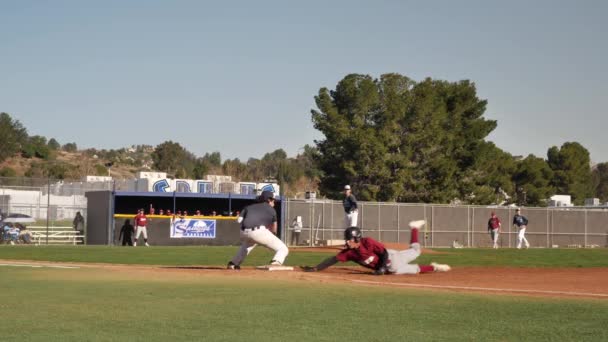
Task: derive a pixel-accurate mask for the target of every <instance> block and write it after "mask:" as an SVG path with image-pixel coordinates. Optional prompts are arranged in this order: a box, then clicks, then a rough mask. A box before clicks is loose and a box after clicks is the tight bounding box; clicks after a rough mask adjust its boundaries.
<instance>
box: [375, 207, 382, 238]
mask: <svg viewBox="0 0 608 342" xmlns="http://www.w3.org/2000/svg"><path fill="white" fill-rule="evenodd" d="M376 227H378V241H382V227H380V202H378V225H377V226H376Z"/></svg>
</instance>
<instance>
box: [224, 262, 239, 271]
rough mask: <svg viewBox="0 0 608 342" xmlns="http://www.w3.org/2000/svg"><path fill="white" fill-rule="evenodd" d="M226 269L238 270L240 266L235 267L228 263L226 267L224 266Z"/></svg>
mask: <svg viewBox="0 0 608 342" xmlns="http://www.w3.org/2000/svg"><path fill="white" fill-rule="evenodd" d="M226 268H227V269H229V270H240V269H241V266H239V265H235V264H233V263H232V261H230V262H229V263H228V266H226Z"/></svg>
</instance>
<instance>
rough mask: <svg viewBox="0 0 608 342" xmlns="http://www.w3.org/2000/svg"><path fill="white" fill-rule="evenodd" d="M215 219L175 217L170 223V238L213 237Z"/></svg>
mask: <svg viewBox="0 0 608 342" xmlns="http://www.w3.org/2000/svg"><path fill="white" fill-rule="evenodd" d="M215 232H216V221H215V220H198V219H177V220H175V221H173V222H172V223H171V238H201V239H215Z"/></svg>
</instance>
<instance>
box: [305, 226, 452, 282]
mask: <svg viewBox="0 0 608 342" xmlns="http://www.w3.org/2000/svg"><path fill="white" fill-rule="evenodd" d="M425 223H426V222H425V221H424V220H420V221H412V222H410V228H411V237H410V248H408V249H406V250H402V251H398V250H394V249H386V248H385V247H384V245H383V244H382V243H380V242H378V241H376V240H374V239H372V238H369V237H363V236H362V234H361V230H360V229H359V228H357V227H349V228H346V230H345V231H344V240H345V241H346V247H345V248H344V249H343V250H342V251H340V252H339V253H338V254H337V255H336V256H333V257H330V258H327V259H325V260H324V261H322V262H321V263H320V264H318V265H317V266H314V267H310V266H304V267H303V268H302V269H303V270H304V271H305V272H316V271H322V270H324V269H326V268H328V267H330V266H332V265H335V264H336V263H338V262H347V261H353V262H356V263H357V264H359V265H361V266H363V267H366V268H370V269H372V270H374V272H373V273H374V274H375V275H383V274H418V273H428V272H447V271H449V270H450V269H451V268H450V266H448V265H444V264H437V263H434V262H433V263H431V264H430V265H417V264H411V262H412V261H414V260H416V258H418V256H419V255H420V253H421V247H420V243H419V242H418V235H419V234H418V233H419V230H420V228H421V227H422V226H424V224H425Z"/></svg>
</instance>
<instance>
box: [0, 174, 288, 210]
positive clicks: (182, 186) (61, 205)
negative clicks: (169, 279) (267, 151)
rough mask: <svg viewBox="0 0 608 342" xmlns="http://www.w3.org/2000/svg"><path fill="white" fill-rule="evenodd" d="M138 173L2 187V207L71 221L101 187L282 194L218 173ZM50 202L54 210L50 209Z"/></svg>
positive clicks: (275, 186)
mask: <svg viewBox="0 0 608 342" xmlns="http://www.w3.org/2000/svg"><path fill="white" fill-rule="evenodd" d="M136 176H137V178H133V179H117V180H114V179H113V178H112V177H107V176H86V177H83V179H82V181H80V182H64V181H59V182H56V183H53V184H50V186H41V187H30V188H28V189H18V188H10V187H7V188H0V210H2V212H4V213H20V214H26V215H30V216H32V217H34V218H36V219H46V217H47V212H48V213H50V215H49V218H50V219H51V220H71V219H72V218H73V217H74V216H75V215H76V212H77V211H84V210H86V206H87V200H86V197H85V193H86V192H89V191H100V190H115V191H125V192H174V191H175V192H180V193H201V194H215V193H233V194H239V195H259V194H260V193H261V192H262V191H264V190H268V191H272V192H274V193H275V194H276V195H280V188H279V185H278V184H277V183H275V182H272V181H266V182H261V183H258V182H233V181H232V177H230V176H217V175H208V176H206V177H205V179H172V178H167V174H166V173H165V172H139V173H137V175H136ZM49 196H50V197H49ZM48 203H50V210H47V205H48Z"/></svg>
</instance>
